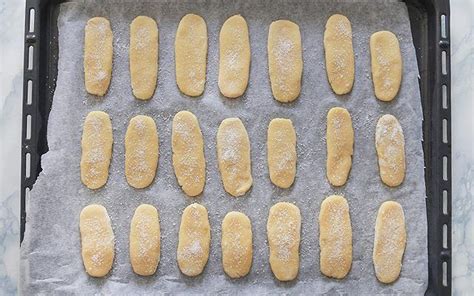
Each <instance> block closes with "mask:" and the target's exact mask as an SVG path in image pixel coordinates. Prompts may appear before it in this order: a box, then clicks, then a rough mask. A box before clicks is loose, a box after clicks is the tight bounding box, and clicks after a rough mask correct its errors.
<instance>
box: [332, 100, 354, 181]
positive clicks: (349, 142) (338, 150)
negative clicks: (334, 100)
mask: <svg viewBox="0 0 474 296" xmlns="http://www.w3.org/2000/svg"><path fill="white" fill-rule="evenodd" d="M326 145H327V162H326V172H327V177H328V180H329V183H331V184H332V185H334V186H342V185H344V184H345V183H346V182H347V178H348V177H349V172H350V171H351V166H352V154H353V150H354V130H353V128H352V119H351V115H350V114H349V112H348V111H347V110H346V109H344V108H340V107H335V108H332V109H331V110H329V112H328V116H327V130H326Z"/></svg>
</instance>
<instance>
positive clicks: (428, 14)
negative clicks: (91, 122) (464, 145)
mask: <svg viewBox="0 0 474 296" xmlns="http://www.w3.org/2000/svg"><path fill="white" fill-rule="evenodd" d="M61 2H64V1H62V0H27V1H26V16H25V57H24V83H23V118H22V120H23V129H22V148H21V149H22V152H21V153H22V154H21V155H22V163H21V237H20V242H21V241H23V235H24V231H25V223H26V211H25V208H26V207H25V206H26V203H27V202H28V198H29V190H30V189H31V188H32V186H33V184H34V183H35V181H36V178H37V177H38V174H39V173H40V172H41V155H43V154H44V153H46V152H47V151H48V142H47V138H46V135H47V122H48V116H49V112H50V110H51V104H52V100H53V93H54V89H55V87H56V77H57V63H58V39H57V36H58V29H57V24H56V21H57V17H58V13H59V4H60V3H61ZM405 2H406V4H407V7H408V12H409V16H410V24H411V30H412V35H413V40H414V44H415V49H416V55H417V61H418V67H419V71H420V78H419V84H420V91H421V100H422V105H423V116H424V121H423V138H424V141H423V150H424V155H425V183H426V195H427V199H426V206H427V219H428V259H429V264H428V265H429V274H428V289H427V291H426V293H425V294H426V295H451V109H450V108H451V104H450V101H451V95H450V90H451V81H450V79H451V75H450V70H451V68H450V41H449V40H450V38H449V32H450V31H449V17H450V15H449V0H405Z"/></svg>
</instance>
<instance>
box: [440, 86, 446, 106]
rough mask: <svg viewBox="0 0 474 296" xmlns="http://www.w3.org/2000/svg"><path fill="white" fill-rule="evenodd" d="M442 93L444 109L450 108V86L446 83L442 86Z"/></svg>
mask: <svg viewBox="0 0 474 296" xmlns="http://www.w3.org/2000/svg"><path fill="white" fill-rule="evenodd" d="M441 93H442V96H443V109H448V86H447V85H446V84H443V85H442V86H441Z"/></svg>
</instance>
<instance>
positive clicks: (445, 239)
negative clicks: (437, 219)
mask: <svg viewBox="0 0 474 296" xmlns="http://www.w3.org/2000/svg"><path fill="white" fill-rule="evenodd" d="M447 248H448V225H446V224H443V249H447Z"/></svg>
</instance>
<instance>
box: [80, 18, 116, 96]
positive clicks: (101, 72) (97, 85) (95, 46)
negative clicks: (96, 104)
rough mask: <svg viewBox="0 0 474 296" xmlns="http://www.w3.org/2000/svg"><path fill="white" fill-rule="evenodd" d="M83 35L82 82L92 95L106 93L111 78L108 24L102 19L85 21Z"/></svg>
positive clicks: (110, 43)
mask: <svg viewBox="0 0 474 296" xmlns="http://www.w3.org/2000/svg"><path fill="white" fill-rule="evenodd" d="M84 31H85V34H84V81H85V85H86V91H87V92H88V93H90V94H92V95H96V96H103V95H105V94H106V93H107V90H108V88H109V85H110V79H111V77H112V57H113V45H112V41H113V35H112V29H111V28H110V22H109V21H108V20H107V19H106V18H103V17H94V18H91V19H90V20H88V21H87V24H86V28H85V30H84Z"/></svg>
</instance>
